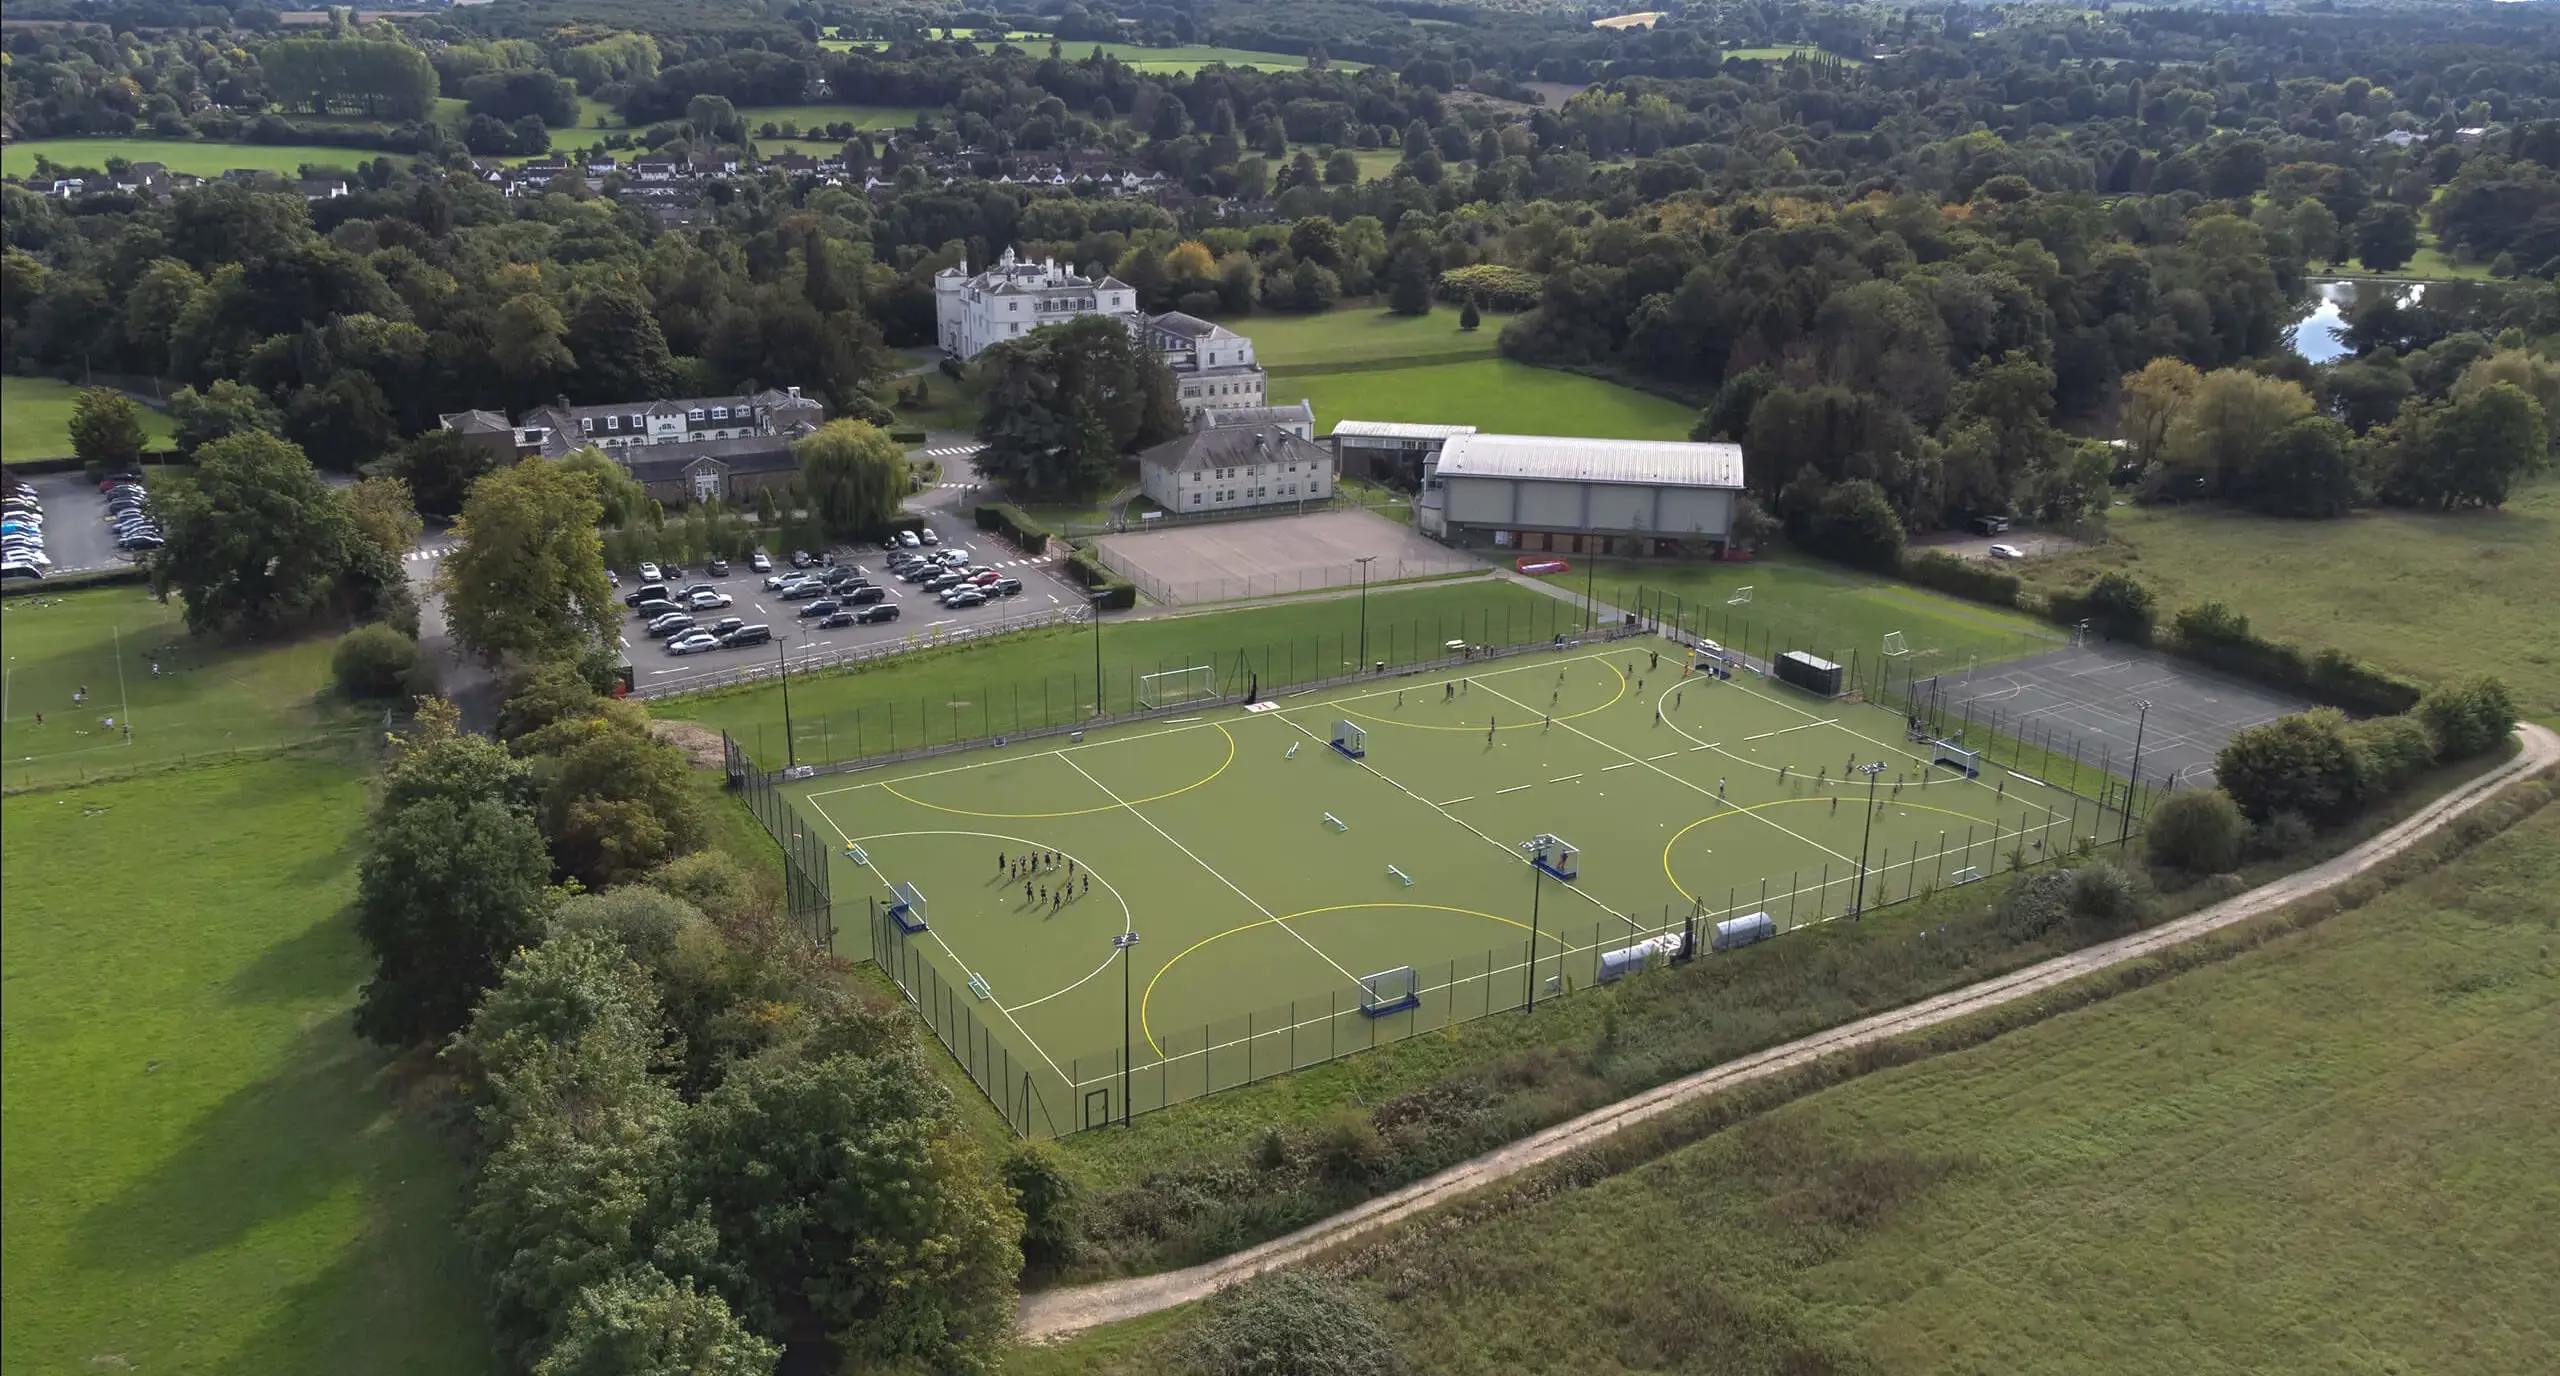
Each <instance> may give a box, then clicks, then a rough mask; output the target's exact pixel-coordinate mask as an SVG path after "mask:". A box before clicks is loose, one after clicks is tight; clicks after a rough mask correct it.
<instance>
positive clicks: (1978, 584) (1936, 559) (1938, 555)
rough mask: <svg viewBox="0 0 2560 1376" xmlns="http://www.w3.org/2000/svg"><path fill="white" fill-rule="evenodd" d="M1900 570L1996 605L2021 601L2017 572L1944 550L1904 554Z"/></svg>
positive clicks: (1910, 578) (1914, 578)
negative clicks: (1980, 562) (1993, 566)
mask: <svg viewBox="0 0 2560 1376" xmlns="http://www.w3.org/2000/svg"><path fill="white" fill-rule="evenodd" d="M1901 572H1902V577H1903V578H1904V580H1905V581H1908V582H1912V583H1917V584H1919V585H1920V586H1922V587H1924V588H1935V589H1937V590H1938V591H1940V592H1944V593H1952V594H1954V595H1955V596H1957V597H1962V598H1967V599H1970V600H1972V601H1975V602H1988V603H1990V604H1991V605H1993V606H1995V607H2014V606H2016V605H2018V592H2019V590H2020V588H2021V587H2022V586H2023V584H2022V583H2021V582H2020V580H2019V578H2018V575H2016V574H2014V573H2009V572H2006V571H2005V570H2001V569H1996V568H1991V567H1988V566H1986V565H1982V564H1977V563H1974V562H1973V561H1972V560H1970V559H1959V558H1957V557H1955V556H1954V555H1952V554H1948V553H1946V552H1945V551H1943V550H1934V549H1924V550H1920V551H1918V552H1916V553H1912V554H1907V555H1905V556H1903V560H1902V570H1901Z"/></svg>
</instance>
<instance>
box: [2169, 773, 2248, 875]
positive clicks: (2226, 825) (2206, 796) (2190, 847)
mask: <svg viewBox="0 0 2560 1376" xmlns="http://www.w3.org/2000/svg"><path fill="white" fill-rule="evenodd" d="M2143 835H2144V837H2145V838H2146V839H2147V840H2148V841H2149V842H2150V845H2151V858H2152V859H2153V860H2154V861H2157V862H2158V863H2160V864H2163V865H2167V866H2169V867H2170V868H2172V869H2179V870H2184V871H2186V872H2187V873H2189V874H2220V873H2222V872H2223V871H2225V870H2228V869H2230V868H2231V867H2232V866H2234V865H2237V864H2239V863H2240V848H2241V845H2242V843H2243V842H2245V841H2246V840H2247V839H2248V835H2249V823H2248V820H2247V819H2246V818H2244V817H2242V816H2241V815H2240V808H2239V805H2238V804H2236V803H2234V802H2232V801H2231V795H2230V794H2228V793H2225V792H2223V791H2222V790H2221V789H2218V788H2213V789H2200V790H2197V791H2195V792H2190V793H2173V794H2171V795H2169V796H2168V797H2167V798H2165V799H2163V800H2161V803H2160V805H2159V806H2158V807H2155V808H2153V809H2151V820H2150V821H2149V822H2147V823H2145V824H2144V826H2143Z"/></svg>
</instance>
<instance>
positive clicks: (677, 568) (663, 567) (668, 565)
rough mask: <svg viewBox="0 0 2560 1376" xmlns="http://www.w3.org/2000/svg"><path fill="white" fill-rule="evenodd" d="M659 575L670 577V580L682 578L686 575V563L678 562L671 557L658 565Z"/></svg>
mask: <svg viewBox="0 0 2560 1376" xmlns="http://www.w3.org/2000/svg"><path fill="white" fill-rule="evenodd" d="M658 576H659V577H661V578H665V579H668V580H669V581H673V580H675V579H678V578H682V577H684V565H682V564H679V563H677V562H676V561H675V560H673V559H669V560H667V561H666V562H665V563H662V564H660V565H658Z"/></svg>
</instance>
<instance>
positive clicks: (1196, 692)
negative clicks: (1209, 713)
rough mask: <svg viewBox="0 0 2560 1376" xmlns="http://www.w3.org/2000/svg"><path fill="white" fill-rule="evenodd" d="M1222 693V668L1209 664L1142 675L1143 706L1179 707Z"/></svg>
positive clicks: (1139, 679) (1140, 702)
mask: <svg viewBox="0 0 2560 1376" xmlns="http://www.w3.org/2000/svg"><path fill="white" fill-rule="evenodd" d="M1217 695H1218V671H1217V670H1215V669H1213V668H1211V667H1210V666H1208V665H1206V664H1194V665H1192V666H1191V667H1190V668H1187V669H1167V670H1164V671H1163V672H1161V673H1154V674H1140V675H1138V705H1139V706H1140V707H1179V706H1181V705H1182V704H1184V703H1186V702H1201V701H1204V700H1206V699H1209V698H1214V697H1216V696H1217Z"/></svg>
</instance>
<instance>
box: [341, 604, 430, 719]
mask: <svg viewBox="0 0 2560 1376" xmlns="http://www.w3.org/2000/svg"><path fill="white" fill-rule="evenodd" d="M329 675H330V680H331V682H332V683H334V684H335V685H336V687H337V690H338V693H339V695H340V696H341V697H345V698H347V699H350V700H352V701H355V702H392V701H399V700H403V699H407V698H413V697H423V696H425V695H426V694H428V693H432V692H434V691H435V686H436V684H435V671H434V670H433V669H432V668H431V667H430V666H429V665H428V664H427V657H426V656H425V655H424V654H422V653H421V652H420V651H419V649H418V642H417V640H416V639H415V638H413V637H411V636H408V635H405V634H403V633H402V632H401V631H400V629H399V628H398V627H396V626H386V625H384V624H382V623H381V622H378V621H377V622H374V623H372V624H371V625H366V626H358V627H356V628H355V629H354V630H352V631H349V632H347V633H346V634H345V635H342V636H340V637H338V647H337V649H336V650H334V651H332V652H331V654H330V656H329Z"/></svg>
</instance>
